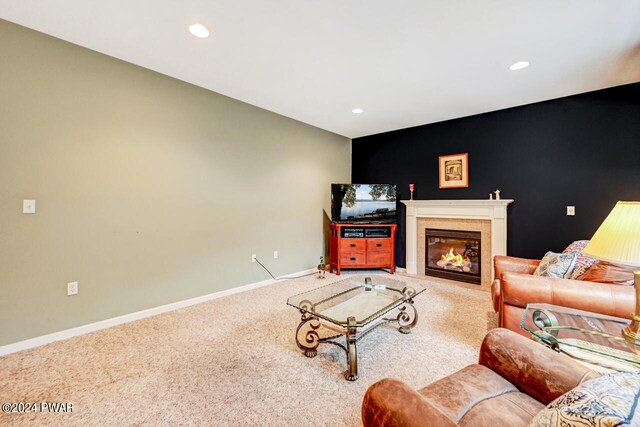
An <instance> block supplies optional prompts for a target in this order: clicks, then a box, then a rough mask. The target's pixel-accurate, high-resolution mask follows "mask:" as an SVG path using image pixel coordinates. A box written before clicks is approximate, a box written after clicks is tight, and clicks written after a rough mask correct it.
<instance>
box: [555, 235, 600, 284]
mask: <svg viewBox="0 0 640 427" xmlns="http://www.w3.org/2000/svg"><path fill="white" fill-rule="evenodd" d="M587 243H589V241H588V240H576V241H575V242H573V243H572V244H570V245H569V246H567V249H565V250H564V251H562V253H563V254H568V253H571V252H575V253H576V254H577V257H576V265H575V266H574V267H573V270H571V271H570V272H569V275H568V276H567V279H576V278H577V277H578V276H580V275H582V274H583V273H584V272H585V271H587V270H588V269H589V268H590V267H591V266H592V265H593V263H594V262H596V259H595V258H591V257H589V256H586V255H585V254H584V253H583V252H584V248H585V247H586V246H587Z"/></svg>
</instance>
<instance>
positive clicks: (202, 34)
mask: <svg viewBox="0 0 640 427" xmlns="http://www.w3.org/2000/svg"><path fill="white" fill-rule="evenodd" d="M189 32H190V33H191V34H193V35H194V36H196V37H198V38H200V39H206V38H207V37H209V30H207V27H205V26H204V25H202V24H191V25H189Z"/></svg>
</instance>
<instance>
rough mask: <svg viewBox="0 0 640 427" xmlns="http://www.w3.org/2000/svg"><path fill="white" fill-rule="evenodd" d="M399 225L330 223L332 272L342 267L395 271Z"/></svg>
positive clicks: (330, 270)
mask: <svg viewBox="0 0 640 427" xmlns="http://www.w3.org/2000/svg"><path fill="white" fill-rule="evenodd" d="M397 227H398V226H397V225H396V224H353V223H349V224H344V223H339V224H331V228H330V232H331V237H330V243H329V251H330V256H331V257H330V258H331V261H330V263H329V272H331V273H333V271H334V270H335V271H336V274H338V275H339V274H340V270H341V269H343V268H388V269H389V270H390V273H391V274H393V273H395V271H396V228H397Z"/></svg>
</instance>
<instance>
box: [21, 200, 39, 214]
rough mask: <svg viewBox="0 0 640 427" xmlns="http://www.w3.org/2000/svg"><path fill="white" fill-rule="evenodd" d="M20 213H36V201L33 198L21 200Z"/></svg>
mask: <svg viewBox="0 0 640 427" xmlns="http://www.w3.org/2000/svg"><path fill="white" fill-rule="evenodd" d="M22 213H26V214H34V213H36V201H35V200H23V201H22Z"/></svg>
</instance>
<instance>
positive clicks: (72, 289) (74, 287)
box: [67, 282, 78, 295]
mask: <svg viewBox="0 0 640 427" xmlns="http://www.w3.org/2000/svg"><path fill="white" fill-rule="evenodd" d="M77 293H78V282H69V283H67V295H76V294H77Z"/></svg>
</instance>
